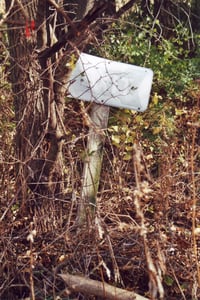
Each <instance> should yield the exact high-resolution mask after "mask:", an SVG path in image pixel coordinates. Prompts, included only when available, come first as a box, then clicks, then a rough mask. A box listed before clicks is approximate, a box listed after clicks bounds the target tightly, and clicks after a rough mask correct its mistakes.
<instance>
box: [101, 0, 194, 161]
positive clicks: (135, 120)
mask: <svg viewBox="0 0 200 300" xmlns="http://www.w3.org/2000/svg"><path fill="white" fill-rule="evenodd" d="M185 5H186V3H185ZM185 24H186V23H185V19H184V18H183V20H181V19H180V20H178V22H176V23H175V24H174V27H173V30H172V33H171V36H170V37H168V38H165V36H163V28H162V26H163V25H161V24H160V21H159V19H153V18H152V17H151V16H150V15H149V16H147V17H146V18H141V10H140V8H137V9H136V10H135V11H133V13H132V14H131V16H128V18H126V19H123V20H120V21H119V22H115V23H113V25H112V30H111V31H110V32H109V33H107V34H106V35H105V39H104V49H105V51H106V56H107V57H109V58H111V59H113V60H118V61H122V62H126V63H131V64H135V65H139V66H144V67H149V68H151V69H152V70H153V71H154V81H153V88H152V93H151V99H150V105H149V107H148V109H147V111H146V112H144V113H133V112H131V111H127V110H121V111H119V110H118V111H117V112H116V111H115V110H113V112H114V114H113V116H112V118H111V120H110V128H109V132H110V134H111V140H112V143H113V145H114V146H115V147H116V148H117V149H119V152H120V153H122V152H123V155H122V157H123V159H124V160H129V159H131V158H132V154H131V153H132V146H133V143H134V142H135V141H136V140H139V141H141V140H142V143H143V146H144V149H145V148H146V151H147V152H148V154H149V157H154V162H153V164H156V157H158V153H161V152H162V151H163V147H166V146H167V145H169V144H170V140H172V139H173V137H174V136H175V135H179V131H178V130H180V129H177V127H178V126H177V120H178V112H180V111H182V110H183V111H185V110H186V111H187V112H188V108H186V109H185V108H184V103H186V102H188V95H189V93H188V91H190V90H192V89H193V86H194V80H195V79H196V78H198V77H199V76H200V71H199V70H200V55H199V53H198V52H199V47H198V43H199V36H198V35H197V34H196V35H195V34H194V33H193V32H192V31H191V28H190V26H187V25H185ZM195 49H197V50H195ZM104 55H105V54H104ZM189 101H190V100H189ZM179 110H180V111H179Z"/></svg>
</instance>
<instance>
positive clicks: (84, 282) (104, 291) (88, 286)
mask: <svg viewBox="0 0 200 300" xmlns="http://www.w3.org/2000/svg"><path fill="white" fill-rule="evenodd" d="M59 276H60V277H61V278H62V279H63V280H64V281H65V283H66V284H67V285H68V288H69V289H70V290H72V291H75V292H81V293H84V294H88V295H95V296H98V297H102V298H103V299H105V300H149V299H148V298H145V297H143V296H140V295H138V294H136V293H134V292H129V291H126V290H123V289H120V288H117V287H114V286H112V285H109V284H108V283H105V282H101V281H97V280H93V279H88V278H86V277H83V276H78V275H70V274H68V273H65V274H59Z"/></svg>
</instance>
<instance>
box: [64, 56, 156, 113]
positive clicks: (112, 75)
mask: <svg viewBox="0 0 200 300" xmlns="http://www.w3.org/2000/svg"><path fill="white" fill-rule="evenodd" d="M152 80H153V71H152V70H151V69H148V68H143V67H138V66H135V65H130V64H125V63H121V62H116V61H111V60H108V59H104V58H100V57H97V56H93V55H89V54H85V53H82V54H81V55H80V57H79V59H78V61H77V63H76V66H75V68H74V70H73V72H72V74H71V77H70V82H69V87H68V96H69V97H72V98H75V99H79V100H84V101H94V102H96V103H99V104H104V105H109V106H115V107H121V108H127V109H133V110H136V111H144V110H146V109H147V106H148V103H149V97H150V92H151V86H152Z"/></svg>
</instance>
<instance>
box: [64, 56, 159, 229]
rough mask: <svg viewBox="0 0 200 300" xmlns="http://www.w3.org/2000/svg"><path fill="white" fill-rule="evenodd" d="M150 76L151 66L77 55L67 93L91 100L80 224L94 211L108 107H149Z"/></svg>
mask: <svg viewBox="0 0 200 300" xmlns="http://www.w3.org/2000/svg"><path fill="white" fill-rule="evenodd" d="M152 79H153V72H152V71H151V70H150V69H147V68H141V67H137V66H133V65H129V64H124V63H119V62H114V61H111V60H108V59H104V58H100V57H96V56H92V55H88V54H85V53H82V54H81V55H80V58H79V60H78V61H77V64H76V67H75V69H74V70H73V72H72V75H71V78H70V84H69V96H71V97H73V98H76V99H80V100H84V101H92V102H93V103H92V104H91V110H90V122H91V124H90V128H89V134H88V139H87V149H86V155H85V162H84V170H83V179H82V191H81V201H80V204H79V207H78V216H77V220H78V224H79V225H82V224H84V222H85V220H86V218H87V217H89V218H91V216H92V214H93V212H95V207H96V197H97V192H98V187H99V181H100V173H101V165H102V158H103V147H104V140H105V130H106V129H107V125H108V118H109V106H115V107H121V108H128V109H134V110H137V111H144V110H145V109H146V108H147V106H148V101H149V95H150V91H151V85H152Z"/></svg>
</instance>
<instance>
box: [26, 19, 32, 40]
mask: <svg viewBox="0 0 200 300" xmlns="http://www.w3.org/2000/svg"><path fill="white" fill-rule="evenodd" d="M25 36H26V37H27V38H29V37H30V36H31V32H30V28H29V24H28V22H26V27H25Z"/></svg>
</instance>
